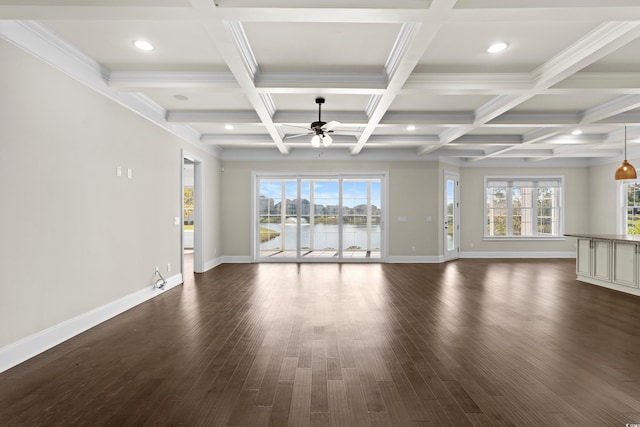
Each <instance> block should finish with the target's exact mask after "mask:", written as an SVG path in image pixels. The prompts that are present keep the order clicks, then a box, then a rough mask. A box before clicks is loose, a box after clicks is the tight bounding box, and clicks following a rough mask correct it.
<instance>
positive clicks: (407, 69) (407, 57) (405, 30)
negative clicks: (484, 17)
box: [351, 0, 456, 155]
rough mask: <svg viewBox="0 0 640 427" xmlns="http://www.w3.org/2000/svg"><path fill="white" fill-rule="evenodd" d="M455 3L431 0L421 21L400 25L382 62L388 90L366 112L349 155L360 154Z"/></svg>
mask: <svg viewBox="0 0 640 427" xmlns="http://www.w3.org/2000/svg"><path fill="white" fill-rule="evenodd" d="M455 3H456V0H433V2H432V3H431V8H430V9H429V14H427V15H425V16H424V19H423V21H422V22H421V23H404V24H403V26H402V30H401V32H400V34H399V35H398V38H397V39H396V44H395V46H394V48H393V49H392V51H391V53H390V55H389V58H388V59H387V63H386V65H385V68H386V70H387V75H388V76H389V77H388V79H389V82H388V84H387V90H386V91H385V93H384V94H382V95H380V96H379V97H378V98H377V99H376V100H375V106H373V109H372V111H370V112H369V123H368V124H367V126H366V128H365V129H364V131H363V132H362V135H361V136H360V138H359V139H358V143H357V144H356V146H355V147H354V148H353V150H352V152H351V154H353V155H356V154H358V153H360V151H361V150H362V148H363V147H364V145H365V144H366V142H367V140H368V139H369V137H370V136H371V135H372V134H373V132H374V131H375V129H376V126H377V125H378V123H379V122H380V120H382V118H383V117H384V115H385V113H386V112H387V110H388V109H389V107H390V106H391V103H392V102H393V101H394V99H395V98H396V96H397V95H398V92H399V91H400V90H401V89H402V87H403V86H404V85H405V83H406V81H407V79H408V78H409V76H410V75H411V73H412V72H413V69H414V68H415V66H416V65H417V64H418V62H419V61H420V59H421V58H422V56H423V55H424V52H425V51H426V50H427V48H428V47H429V45H430V44H431V42H432V41H433V39H434V38H435V37H436V35H437V34H438V32H439V31H440V29H441V28H442V26H443V25H444V23H445V22H446V21H447V20H446V17H447V16H448V14H449V13H450V12H451V11H452V10H453V7H454V5H455Z"/></svg>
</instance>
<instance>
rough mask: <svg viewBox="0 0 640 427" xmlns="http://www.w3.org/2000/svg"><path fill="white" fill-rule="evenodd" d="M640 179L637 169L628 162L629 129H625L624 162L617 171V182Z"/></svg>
mask: <svg viewBox="0 0 640 427" xmlns="http://www.w3.org/2000/svg"><path fill="white" fill-rule="evenodd" d="M637 177H638V175H637V173H636V168H634V167H633V165H632V164H631V163H629V162H628V161H627V127H626V126H625V127H624V161H623V162H622V164H621V165H620V167H618V169H616V175H615V178H616V181H624V180H628V179H636V178H637Z"/></svg>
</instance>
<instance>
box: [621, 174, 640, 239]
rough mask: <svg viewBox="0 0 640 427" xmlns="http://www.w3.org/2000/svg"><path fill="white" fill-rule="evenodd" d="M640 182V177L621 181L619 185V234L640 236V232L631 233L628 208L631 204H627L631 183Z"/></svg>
mask: <svg viewBox="0 0 640 427" xmlns="http://www.w3.org/2000/svg"><path fill="white" fill-rule="evenodd" d="M631 184H640V179H634V180H630V181H619V185H618V221H617V229H618V234H621V235H624V236H640V234H629V225H628V222H627V218H628V216H627V210H628V208H629V205H628V204H627V201H628V198H627V194H628V192H629V185H631Z"/></svg>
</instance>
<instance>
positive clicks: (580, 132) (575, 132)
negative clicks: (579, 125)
mask: <svg viewBox="0 0 640 427" xmlns="http://www.w3.org/2000/svg"><path fill="white" fill-rule="evenodd" d="M571 135H582V131H581V130H580V129H576V130H574V131H573V132H571Z"/></svg>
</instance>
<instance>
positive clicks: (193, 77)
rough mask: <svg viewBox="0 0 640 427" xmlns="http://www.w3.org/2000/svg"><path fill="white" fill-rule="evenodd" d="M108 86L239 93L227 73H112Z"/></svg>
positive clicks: (127, 88)
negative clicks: (213, 90) (232, 91)
mask: <svg viewBox="0 0 640 427" xmlns="http://www.w3.org/2000/svg"><path fill="white" fill-rule="evenodd" d="M108 83H109V86H111V87H112V88H115V89H119V90H139V89H142V88H145V89H148V88H186V89H219V90H228V89H232V90H234V91H236V92H238V93H241V91H240V86H239V85H238V83H237V82H236V79H235V78H234V77H233V74H231V73H229V72H217V73H214V72H162V71H153V72H148V71H112V72H111V74H110V75H109V81H108Z"/></svg>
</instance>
